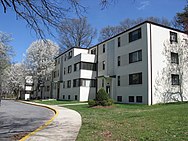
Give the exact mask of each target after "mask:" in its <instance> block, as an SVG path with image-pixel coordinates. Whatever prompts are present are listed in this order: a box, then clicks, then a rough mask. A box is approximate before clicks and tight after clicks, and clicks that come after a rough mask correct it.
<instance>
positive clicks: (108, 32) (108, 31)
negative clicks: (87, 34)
mask: <svg viewBox="0 0 188 141" xmlns="http://www.w3.org/2000/svg"><path fill="white" fill-rule="evenodd" d="M122 31H124V29H123V28H122V27H121V26H107V27H104V28H102V29H101V31H100V35H99V39H98V40H99V42H102V41H104V40H106V39H108V38H110V37H113V36H115V35H117V34H119V33H120V32H122Z"/></svg>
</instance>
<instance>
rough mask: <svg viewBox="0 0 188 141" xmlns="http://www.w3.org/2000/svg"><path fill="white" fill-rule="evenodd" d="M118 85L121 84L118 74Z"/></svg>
mask: <svg viewBox="0 0 188 141" xmlns="http://www.w3.org/2000/svg"><path fill="white" fill-rule="evenodd" d="M117 85H118V86H120V76H118V81H117Z"/></svg>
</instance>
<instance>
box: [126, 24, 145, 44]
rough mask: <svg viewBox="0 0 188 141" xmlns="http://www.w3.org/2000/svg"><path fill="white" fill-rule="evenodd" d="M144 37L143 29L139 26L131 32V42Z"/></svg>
mask: <svg viewBox="0 0 188 141" xmlns="http://www.w3.org/2000/svg"><path fill="white" fill-rule="evenodd" d="M141 38H142V29H141V28H138V29H136V30H134V31H132V32H130V33H129V43H130V42H133V41H136V40H138V39H141Z"/></svg>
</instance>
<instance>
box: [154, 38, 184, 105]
mask: <svg viewBox="0 0 188 141" xmlns="http://www.w3.org/2000/svg"><path fill="white" fill-rule="evenodd" d="M172 53H175V55H176V57H175V56H172V55H173V54H172ZM163 55H164V56H165V58H166V59H165V63H166V67H164V68H163V70H162V72H160V73H158V77H157V79H156V80H155V82H156V85H155V95H156V96H158V97H159V98H160V99H161V101H163V102H164V103H166V102H172V101H184V100H187V99H185V95H186V94H187V92H188V91H187V88H188V85H187V83H188V73H187V71H188V58H187V56H188V38H187V37H186V38H185V39H184V40H180V39H179V40H178V43H170V42H169V41H166V42H165V43H164V51H163ZM172 75H175V78H172V77H173V76H172Z"/></svg>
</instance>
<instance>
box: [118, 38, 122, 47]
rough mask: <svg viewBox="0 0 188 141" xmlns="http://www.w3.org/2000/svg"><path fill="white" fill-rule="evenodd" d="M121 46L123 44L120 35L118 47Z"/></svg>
mask: <svg viewBox="0 0 188 141" xmlns="http://www.w3.org/2000/svg"><path fill="white" fill-rule="evenodd" d="M120 46H121V38H120V37H118V47H120Z"/></svg>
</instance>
